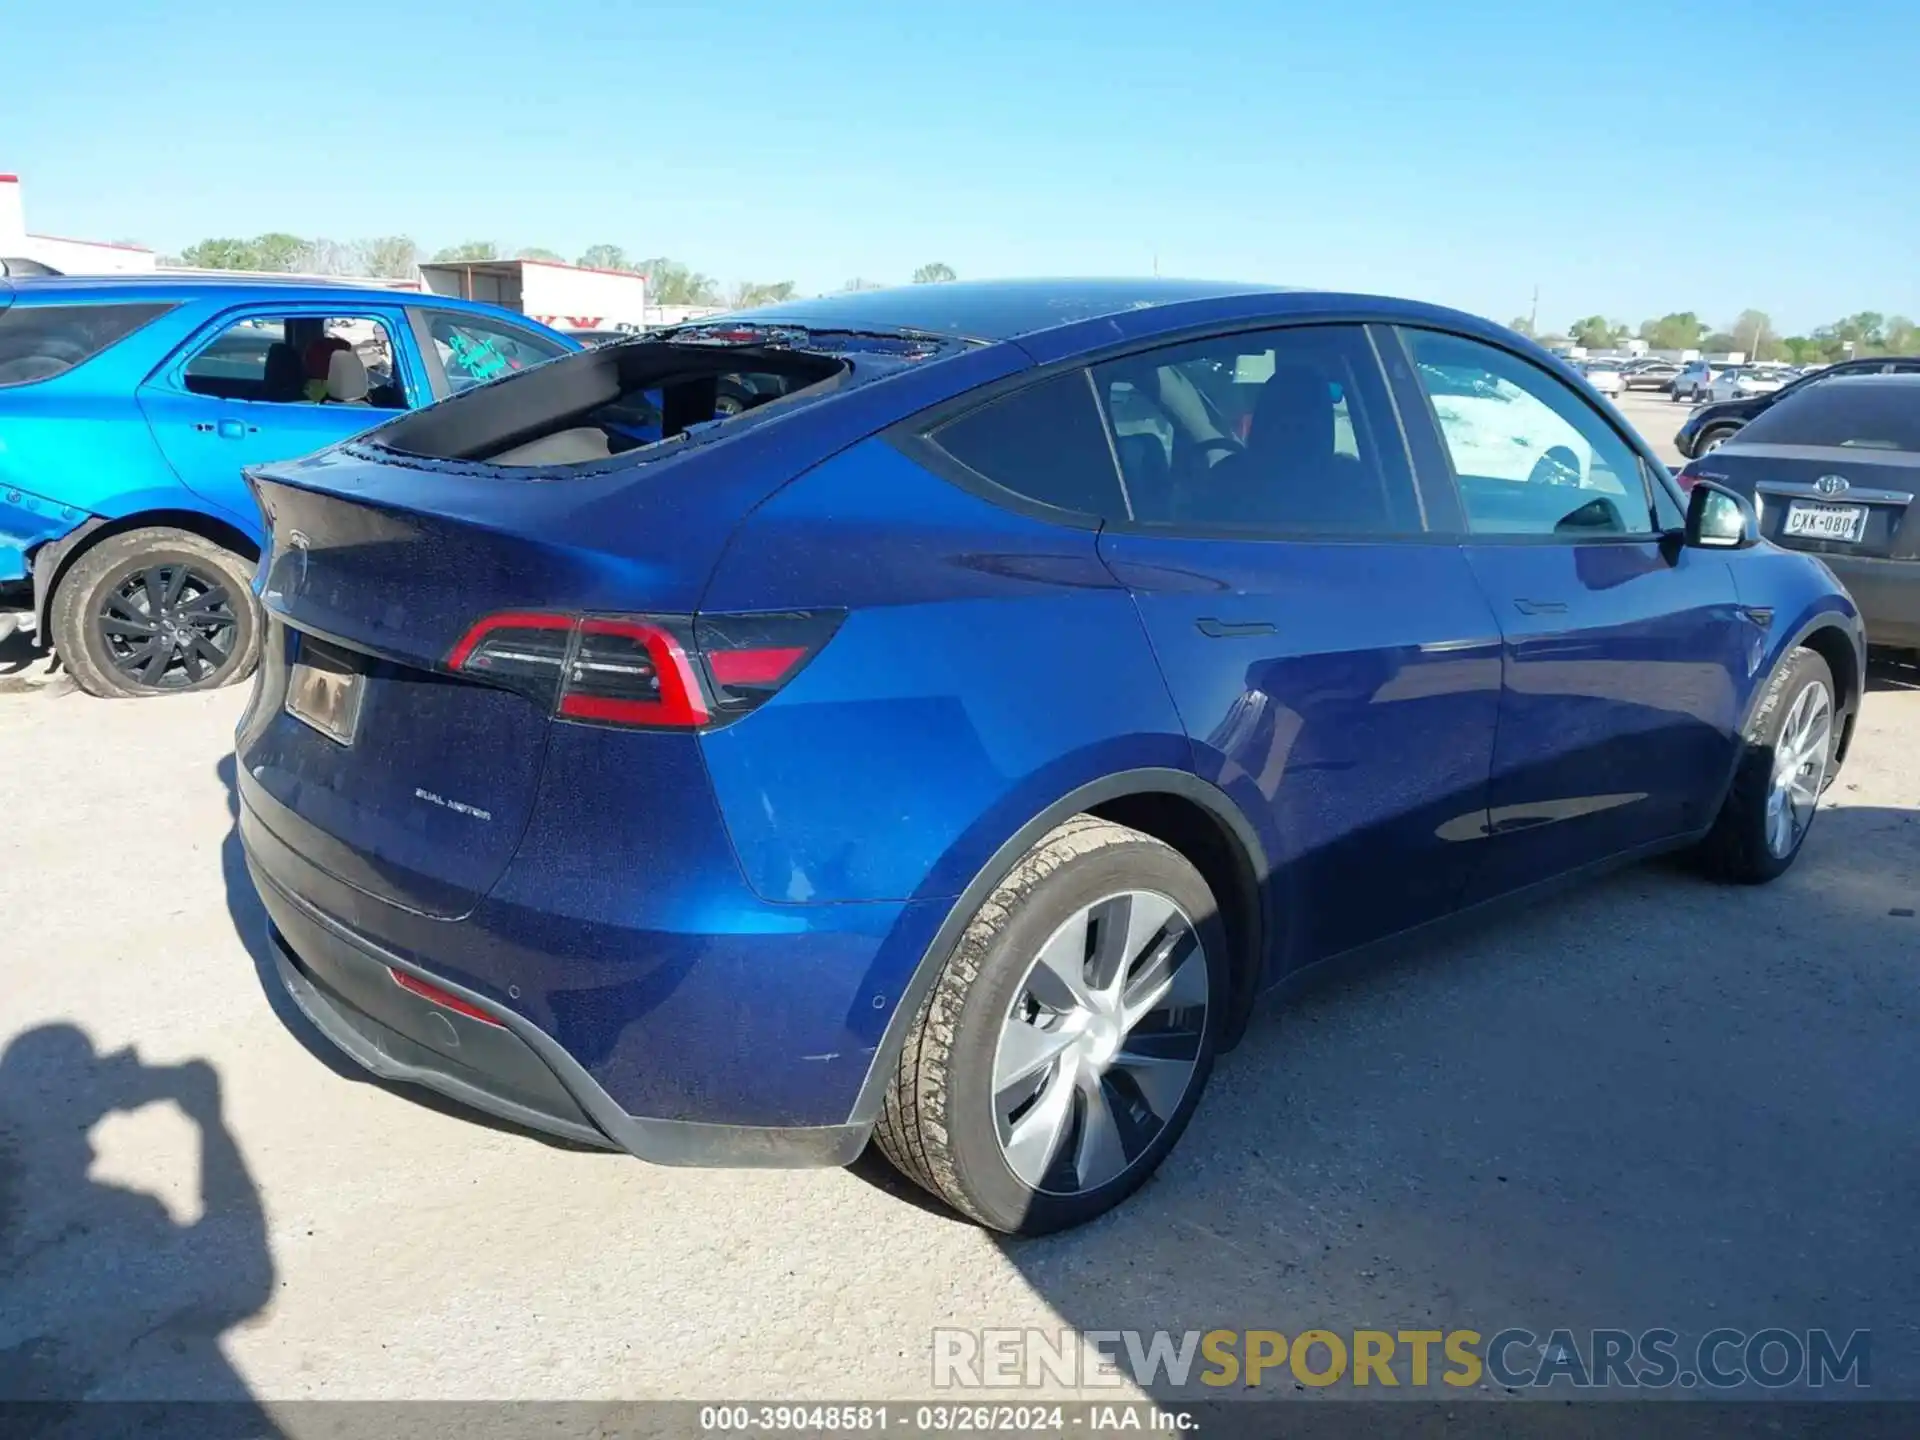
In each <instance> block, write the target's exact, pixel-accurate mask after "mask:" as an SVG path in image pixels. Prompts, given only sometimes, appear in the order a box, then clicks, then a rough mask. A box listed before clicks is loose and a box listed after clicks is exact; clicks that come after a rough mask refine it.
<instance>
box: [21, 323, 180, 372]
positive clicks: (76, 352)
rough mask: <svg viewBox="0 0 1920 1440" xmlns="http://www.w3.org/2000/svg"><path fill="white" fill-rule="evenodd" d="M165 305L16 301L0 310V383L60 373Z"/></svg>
mask: <svg viewBox="0 0 1920 1440" xmlns="http://www.w3.org/2000/svg"><path fill="white" fill-rule="evenodd" d="M172 308H173V307H172V306H171V305H20V304H15V305H12V306H9V307H8V308H7V309H4V310H0V386H6V385H31V384H33V382H34V381H36V380H51V379H53V377H54V376H56V375H62V374H65V373H66V372H67V371H69V370H71V369H72V368H73V367H74V366H76V365H78V364H80V363H81V362H82V361H86V360H91V359H92V358H93V357H94V356H96V355H98V354H99V353H100V352H101V351H103V350H105V349H106V348H107V347H108V346H109V345H114V344H118V343H119V342H120V341H122V340H124V339H126V337H127V336H129V335H131V334H132V333H133V332H134V331H136V330H138V329H139V328H140V327H141V326H142V325H145V324H146V323H147V322H148V321H150V320H152V319H153V318H154V317H155V316H157V315H161V314H163V313H164V312H166V311H168V310H171V309H172Z"/></svg>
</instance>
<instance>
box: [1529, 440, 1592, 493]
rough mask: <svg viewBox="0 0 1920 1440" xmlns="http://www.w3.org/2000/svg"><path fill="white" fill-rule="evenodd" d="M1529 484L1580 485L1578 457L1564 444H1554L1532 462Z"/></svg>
mask: <svg viewBox="0 0 1920 1440" xmlns="http://www.w3.org/2000/svg"><path fill="white" fill-rule="evenodd" d="M1527 483H1528V484H1529V485H1571V486H1573V487H1575V488H1576V489H1577V488H1578V487H1579V485H1580V457H1579V456H1578V455H1575V454H1574V453H1573V451H1571V450H1569V449H1568V448H1567V447H1566V446H1564V445H1554V446H1551V447H1549V448H1548V450H1547V453H1546V454H1544V455H1542V456H1541V457H1540V458H1539V459H1538V460H1536V461H1534V462H1533V470H1532V472H1531V473H1530V474H1528V476H1527Z"/></svg>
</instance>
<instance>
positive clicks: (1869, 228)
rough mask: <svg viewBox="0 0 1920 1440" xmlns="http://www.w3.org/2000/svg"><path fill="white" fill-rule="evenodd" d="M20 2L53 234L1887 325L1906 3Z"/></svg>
mask: <svg viewBox="0 0 1920 1440" xmlns="http://www.w3.org/2000/svg"><path fill="white" fill-rule="evenodd" d="M13 11H14V13H13V14H11V15H10V16H9V18H8V19H7V21H6V22H5V26H4V30H3V31H0V36H3V37H4V40H3V43H4V47H5V52H6V57H7V58H6V66H5V69H6V78H5V81H4V83H0V171H9V170H15V171H19V172H20V173H21V175H22V178H23V179H24V180H25V181H26V194H27V204H28V218H29V225H30V227H31V228H33V229H35V230H40V231H45V232H49V233H55V234H66V235H75V236H81V237H85V238H93V239H111V238H121V237H132V238H137V239H139V240H142V241H143V242H145V243H147V244H150V245H153V246H156V247H158V248H161V249H177V248H179V247H180V246H182V245H185V244H188V243H191V242H192V241H194V240H196V239H200V238H202V237H205V236H209V235H242V236H244V235H252V234H255V233H258V232H260V231H263V230H269V229H273V230H289V231H293V232H295V233H297V234H304V235H326V236H329V237H332V238H335V239H352V238H357V237H360V236H364V235H370V234H381V233H395V232H401V233H406V234H410V235H412V236H414V237H415V238H416V239H417V240H419V241H420V242H421V244H422V245H423V246H425V247H427V248H429V249H431V248H433V247H436V246H438V245H442V244H446V243H449V242H453V241H458V240H464V239H480V238H487V239H494V240H498V241H500V242H502V243H504V244H509V245H534V244H537V245H545V246H549V247H551V248H553V249H556V250H559V251H560V252H562V253H563V254H566V255H568V256H573V255H576V254H578V253H579V252H580V250H581V249H583V248H584V247H585V246H587V245H589V244H591V243H594V242H596V241H601V240H606V241H611V242H613V243H616V244H619V245H621V246H623V247H625V248H626V249H627V250H628V252H629V253H631V254H636V255H654V254H667V255H671V256H674V257H676V258H680V259H683V260H685V261H687V262H689V263H691V264H692V265H694V266H695V267H696V268H698V269H700V270H704V271H706V272H708V273H710V274H713V275H716V276H719V277H720V278H722V279H723V280H727V281H732V280H737V279H741V278H751V279H757V280H780V279H793V280H797V281H798V282H799V283H800V285H801V287H802V289H803V290H808V291H811V290H816V289H832V288H837V287H838V286H839V285H840V284H841V283H842V282H843V281H845V280H847V279H848V278H850V277H852V276H856V275H858V276H864V277H869V278H873V279H879V280H899V279H905V278H906V276H907V275H908V274H909V273H910V272H911V270H912V269H913V267H914V266H915V265H917V264H919V263H921V262H923V261H928V260H944V261H946V262H948V263H949V264H951V265H952V266H954V268H955V269H957V270H958V271H959V272H960V273H961V274H962V275H965V276H987V275H1015V274H1072V273H1103V274H1140V273H1145V272H1147V271H1150V270H1151V269H1152V267H1153V265H1154V263H1155V260H1156V257H1157V259H1158V263H1159V267H1160V270H1161V272H1162V273H1163V274H1180V275H1196V276H1204V277H1209V278H1216V277H1217V278H1235V279H1256V280H1269V281H1277V282H1281V283H1288V284H1301V285H1325V286H1339V287H1347V288H1353V289H1361V290H1374V291H1385V292H1392V293H1402V294H1408V295H1414V296H1418V297H1421V298H1425V299H1432V300H1438V301H1442V302H1445V303H1450V304H1454V305H1458V306H1461V307H1464V308H1466V309H1469V310H1474V311H1477V312H1481V313H1484V314H1487V315H1491V316H1493V317H1494V318H1496V319H1499V320H1503V321H1504V320H1506V319H1509V318H1510V317H1512V316H1514V315H1516V314H1521V313H1524V312H1525V311H1526V310H1527V308H1528V304H1529V297H1530V294H1531V292H1532V289H1533V287H1534V285H1535V284H1536V283H1537V284H1538V285H1539V287H1540V312H1541V320H1542V322H1543V324H1553V325H1561V324H1564V323H1566V322H1567V321H1568V320H1570V319H1572V318H1574V317H1575V316H1576V315H1581V314H1587V313H1591V312H1593V311H1595V310H1598V311H1601V312H1603V313H1605V314H1607V315H1609V316H1612V317H1614V318H1618V319H1623V320H1626V321H1628V322H1629V323H1637V322H1638V321H1640V320H1642V319H1644V318H1646V317H1647V316H1649V315H1655V314H1660V313H1664V312H1665V311H1668V310H1673V309H1695V310H1698V311H1700V312H1701V313H1702V315H1703V316H1704V317H1705V318H1706V319H1708V320H1709V321H1712V322H1715V323H1720V322H1724V321H1726V320H1728V319H1730V318H1731V317H1732V316H1733V314H1734V313H1735V312H1736V311H1737V310H1738V309H1740V308H1741V307H1742V306H1746V305H1756V306H1759V307H1761V308H1764V309H1766V310H1768V311H1770V312H1771V313H1772V315H1773V317H1774V319H1775V321H1776V323H1777V324H1778V325H1779V326H1780V327H1781V328H1783V329H1785V330H1787V331H1789V332H1792V331H1795V330H1800V329H1804V328H1807V327H1811V326H1813V325H1816V324H1819V323H1822V322H1824V321H1826V320H1829V319H1832V318H1834V317H1836V316H1838V315H1840V314H1843V313H1847V312H1851V311H1855V310H1861V309H1875V310H1880V311H1883V312H1902V313H1905V314H1908V315H1915V314H1920V0H1889V3H1864V0H1853V3H1848V4H1841V5H1827V4H1820V3H1812V0H1760V3H1737V4H1728V3H1724V0H1723V3H1717V4H1715V3H1708V4H1696V3H1688V0H1652V3H1646V0H1607V3H1578V0H1511V3H1505V4H1489V3H1473V0H1447V3H1440V0H1313V3H1310V4H1297V3H1289V0H1269V3H1258V0H1249V3H1229V0H1154V3H1135V0H1101V3H1075V4H1059V3H1046V0H1021V3H1004V0H966V3H962V4H950V5H945V6H939V7H927V6H922V5H918V4H903V3H898V0H867V3H857V4H856V3H846V4H835V3H832V0H820V3H815V4H793V3H786V4H764V5H763V4H757V3H747V0H734V3H730V4H726V5H714V4H705V5H669V4H646V3H615V0H540V3H530V4H524V5H518V6H513V7H506V8H503V9H500V10H495V9H494V7H491V6H482V5H472V4H461V5H449V6H444V7H437V6H429V5H421V4H411V3H407V0H388V3H383V4H373V3H362V0H325V3H318V4H315V3H307V4H299V5H267V6H256V7H246V6H234V5H230V4H221V5H214V4H210V3H204V0H170V3H167V4H164V5H162V4H155V3H151V0H49V3H38V4H36V3H24V0H23V3H18V4H16V5H15V6H14V7H13ZM229 17H233V18H229Z"/></svg>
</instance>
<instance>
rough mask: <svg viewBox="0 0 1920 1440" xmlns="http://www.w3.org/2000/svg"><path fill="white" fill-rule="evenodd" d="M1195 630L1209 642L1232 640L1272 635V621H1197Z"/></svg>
mask: <svg viewBox="0 0 1920 1440" xmlns="http://www.w3.org/2000/svg"><path fill="white" fill-rule="evenodd" d="M1193 624H1194V628H1195V629H1197V630H1198V631H1199V632H1200V633H1201V634H1202V635H1205V636H1206V637H1207V638H1208V639H1209V640H1231V639H1233V638H1234V637H1236V636H1241V635H1271V634H1273V622H1272V621H1270V620H1213V619H1206V620H1196V621H1194V622H1193Z"/></svg>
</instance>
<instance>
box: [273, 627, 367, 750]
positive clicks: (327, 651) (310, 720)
mask: <svg viewBox="0 0 1920 1440" xmlns="http://www.w3.org/2000/svg"><path fill="white" fill-rule="evenodd" d="M366 679H367V677H366V676H365V675H363V674H361V673H360V671H359V670H358V669H356V668H355V667H354V664H353V661H352V659H351V658H349V657H348V656H346V655H343V654H341V653H340V652H339V651H338V650H335V649H334V648H333V647H332V646H330V645H322V644H319V643H317V642H315V641H306V642H304V643H303V644H302V645H301V647H300V654H299V657H298V658H297V659H296V660H295V661H294V662H293V671H292V674H291V675H290V677H289V678H288V680H287V714H289V715H291V716H292V717H293V718H294V719H296V720H299V721H302V722H304V723H306V724H308V725H311V726H312V727H313V728H314V729H316V730H318V731H319V732H320V733H321V734H322V735H324V736H326V737H327V738H328V739H329V740H332V741H333V742H335V743H336V744H339V745H351V744H353V732H354V731H355V730H356V729H358V728H359V725H360V701H361V697H362V696H363V694H364V693H365V690H366Z"/></svg>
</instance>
